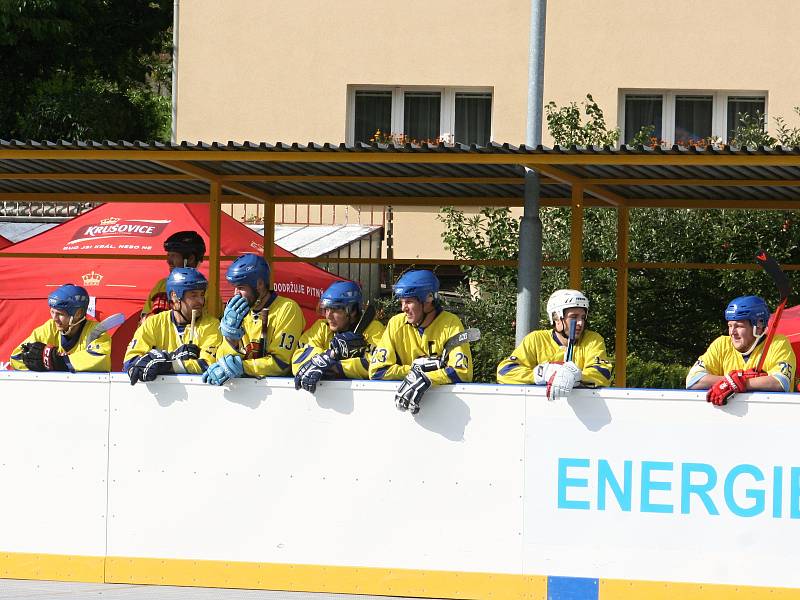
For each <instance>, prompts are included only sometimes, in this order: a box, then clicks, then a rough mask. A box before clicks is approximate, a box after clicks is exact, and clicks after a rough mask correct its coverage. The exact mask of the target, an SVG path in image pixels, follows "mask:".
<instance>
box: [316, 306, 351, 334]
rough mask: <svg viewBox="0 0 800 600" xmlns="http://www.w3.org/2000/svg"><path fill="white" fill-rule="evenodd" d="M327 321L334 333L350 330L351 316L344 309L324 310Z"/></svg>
mask: <svg viewBox="0 0 800 600" xmlns="http://www.w3.org/2000/svg"><path fill="white" fill-rule="evenodd" d="M322 310H323V312H324V315H325V320H326V321H327V322H328V327H330V328H331V331H332V332H333V333H339V332H341V331H349V330H350V324H351V323H350V320H351V319H350V315H349V314H348V312H347V310H346V309H344V308H330V307H328V308H323V309H322Z"/></svg>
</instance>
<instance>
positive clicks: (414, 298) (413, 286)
mask: <svg viewBox="0 0 800 600" xmlns="http://www.w3.org/2000/svg"><path fill="white" fill-rule="evenodd" d="M394 295H395V297H396V298H397V299H398V300H399V301H400V309H401V310H402V311H403V312H402V313H401V314H399V315H395V316H393V317H392V318H391V319H389V323H388V324H387V325H386V330H385V331H384V332H383V336H382V337H381V339H380V342H379V343H378V345H377V347H376V348H375V350H374V351H373V352H372V360H371V361H370V365H369V377H370V379H390V380H391V379H394V380H402V383H401V384H400V387H399V388H397V393H396V394H395V403H396V405H397V408H398V409H400V410H410V411H411V413H412V414H416V413H418V412H419V407H420V400H421V399H422V395H423V394H424V393H425V391H426V390H427V389H428V388H430V387H431V385H432V384H435V385H440V384H447V383H461V382H470V381H472V354H471V353H470V349H469V344H468V343H466V342H465V343H464V344H462V345H460V346H456V347H455V348H453V350H452V351H451V352H450V353H449V355H447V356H443V354H444V347H445V342H447V341H448V340H449V339H450V338H452V337H453V336H455V335H457V334H458V333H461V332H463V331H464V326H463V325H462V324H461V320H460V319H459V318H458V317H457V316H456V315H454V314H453V313H450V312H447V311H446V310H442V307H441V305H440V303H439V279H438V278H437V277H436V275H434V274H433V272H431V271H427V270H420V271H408V272H406V273H404V274H403V275H402V276H401V277H400V279H398V280H397V283H396V284H395V285H394ZM440 358H444V361H442V360H440Z"/></svg>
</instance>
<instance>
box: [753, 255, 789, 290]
mask: <svg viewBox="0 0 800 600" xmlns="http://www.w3.org/2000/svg"><path fill="white" fill-rule="evenodd" d="M756 262H757V263H758V264H759V266H760V267H761V268H762V269H764V272H765V273H766V274H767V275H769V276H770V277H771V278H772V281H774V282H775V287H777V288H778V293H779V294H780V297H781V301H783V300H784V299H785V298H788V296H789V293H790V292H791V291H792V283H791V282H790V281H789V278H788V277H787V276H786V273H784V272H783V271H782V270H781V267H780V265H779V264H778V263H777V262H776V261H775V259H774V258H772V257H771V256H770V255H769V254H767V253H766V252H764V251H763V250H759V251H758V253H757V254H756Z"/></svg>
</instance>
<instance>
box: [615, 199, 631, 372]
mask: <svg viewBox="0 0 800 600" xmlns="http://www.w3.org/2000/svg"><path fill="white" fill-rule="evenodd" d="M628 210H629V209H628V208H626V207H622V206H621V207H620V208H618V209H617V333H616V337H615V346H616V351H615V356H616V361H615V362H616V365H615V369H616V374H615V377H614V385H616V386H617V387H625V381H626V369H627V362H628V229H629V227H628V217H629V215H628Z"/></svg>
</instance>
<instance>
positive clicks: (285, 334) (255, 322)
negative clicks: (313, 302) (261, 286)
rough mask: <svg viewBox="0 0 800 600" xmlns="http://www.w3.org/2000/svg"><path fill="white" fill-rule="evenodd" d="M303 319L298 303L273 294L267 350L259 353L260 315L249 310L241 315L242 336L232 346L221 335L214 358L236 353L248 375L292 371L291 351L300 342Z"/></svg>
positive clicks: (285, 373)
mask: <svg viewBox="0 0 800 600" xmlns="http://www.w3.org/2000/svg"><path fill="white" fill-rule="evenodd" d="M305 326H306V319H305V317H304V316H303V311H302V310H301V309H300V305H299V304H297V302H295V301H294V300H292V299H290V298H285V297H283V296H277V295H276V296H274V300H272V303H271V304H269V318H268V325H267V336H266V354H265V356H263V357H261V356H260V349H261V345H260V340H261V317H260V315H259V313H257V312H250V313H248V314H247V315H245V317H244V321H242V327H243V328H244V337H243V338H242V339H241V340H239V344H238V347H236V348H234V347H233V346H231V344H230V342H229V341H228V340H227V339H225V338H223V339H222V344H221V345H220V347H219V350H218V351H217V359H219V358H221V357H223V356H225V355H228V354H238V355H239V356H241V357H242V359H243V361H242V362H243V366H244V373H245V375H248V376H250V377H282V376H287V375H289V374H291V372H292V369H291V362H292V354H293V353H294V351H295V350H296V349H297V346H298V344H299V343H300V336H302V335H303V329H305Z"/></svg>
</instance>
